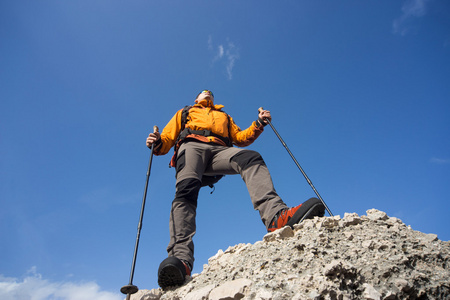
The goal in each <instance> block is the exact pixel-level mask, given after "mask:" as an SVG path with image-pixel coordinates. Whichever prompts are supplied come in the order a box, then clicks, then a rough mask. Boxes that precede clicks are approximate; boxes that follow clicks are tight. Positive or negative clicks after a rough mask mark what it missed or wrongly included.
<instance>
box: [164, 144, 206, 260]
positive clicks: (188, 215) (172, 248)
mask: <svg viewBox="0 0 450 300" xmlns="http://www.w3.org/2000/svg"><path fill="white" fill-rule="evenodd" d="M208 147H209V145H207V144H202V143H197V142H189V143H185V144H183V145H182V146H181V147H180V149H179V154H178V158H177V166H176V172H177V174H176V177H177V181H176V193H175V199H174V200H173V203H172V210H171V213H170V243H169V246H168V247H167V252H168V253H169V256H176V257H177V258H179V259H181V260H184V261H187V262H188V263H189V264H190V266H191V267H192V266H193V264H194V243H193V241H192V239H193V237H194V235H195V231H196V223H195V217H196V210H197V198H198V193H199V190H200V188H201V178H202V176H203V172H204V169H205V166H206V165H207V164H208V161H209V159H210V151H209V150H208Z"/></svg>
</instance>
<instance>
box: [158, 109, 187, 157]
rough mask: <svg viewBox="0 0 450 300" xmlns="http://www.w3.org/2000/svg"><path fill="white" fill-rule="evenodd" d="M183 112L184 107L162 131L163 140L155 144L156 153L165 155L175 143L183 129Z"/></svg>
mask: <svg viewBox="0 0 450 300" xmlns="http://www.w3.org/2000/svg"><path fill="white" fill-rule="evenodd" d="M181 112H182V109H180V110H179V111H177V113H176V114H175V115H174V116H173V117H172V119H171V120H170V121H169V123H167V125H166V127H164V129H163V131H162V132H161V140H160V141H158V142H157V144H155V149H154V154H155V155H164V154H167V152H169V150H170V148H172V147H173V146H174V145H175V142H176V140H177V137H178V135H179V134H180V131H181Z"/></svg>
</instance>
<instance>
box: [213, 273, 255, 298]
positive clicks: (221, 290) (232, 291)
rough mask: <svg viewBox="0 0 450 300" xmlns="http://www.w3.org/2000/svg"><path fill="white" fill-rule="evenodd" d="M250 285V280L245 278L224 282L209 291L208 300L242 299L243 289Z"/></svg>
mask: <svg viewBox="0 0 450 300" xmlns="http://www.w3.org/2000/svg"><path fill="white" fill-rule="evenodd" d="M252 283H253V282H252V281H251V280H249V279H245V278H241V279H236V280H233V281H228V282H225V283H223V284H221V285H220V286H219V287H217V288H215V289H213V290H212V291H211V293H210V294H209V300H237V299H242V298H244V296H245V294H244V292H245V289H246V288H247V287H248V286H250V285H251V284H252Z"/></svg>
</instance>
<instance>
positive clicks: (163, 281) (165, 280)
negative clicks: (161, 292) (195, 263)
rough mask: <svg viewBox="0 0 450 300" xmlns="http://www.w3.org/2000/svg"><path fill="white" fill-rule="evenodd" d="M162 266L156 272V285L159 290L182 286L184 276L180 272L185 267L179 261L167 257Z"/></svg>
mask: <svg viewBox="0 0 450 300" xmlns="http://www.w3.org/2000/svg"><path fill="white" fill-rule="evenodd" d="M162 265H163V266H160V268H159V270H158V284H159V286H160V287H161V288H163V289H165V288H167V287H170V286H180V285H183V283H184V281H185V274H184V272H183V271H182V270H183V268H185V267H184V265H183V263H182V262H181V261H179V260H178V259H177V258H174V257H169V258H168V259H166V260H165V261H164V262H163V263H162Z"/></svg>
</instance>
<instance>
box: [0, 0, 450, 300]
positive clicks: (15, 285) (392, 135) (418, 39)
mask: <svg viewBox="0 0 450 300" xmlns="http://www.w3.org/2000/svg"><path fill="white" fill-rule="evenodd" d="M0 54H1V55H0V85H1V88H0V99H1V100H0V124H1V126H0V204H1V210H0V237H1V239H2V241H3V242H2V245H1V246H0V257H2V259H1V260H0V298H2V299H12V300H16V299H30V296H29V295H35V298H33V299H37V300H41V299H50V298H51V297H53V298H51V299H73V300H75V299H123V297H122V295H121V294H120V293H119V289H120V287H121V286H123V285H125V284H127V283H128V280H129V272H130V267H131V260H132V255H133V249H134V242H135V238H136V230H137V223H138V218H139V211H140V206H141V201H142V194H143V190H144V184H145V175H146V171H147V164H148V159H149V150H148V148H146V147H145V138H146V136H147V135H148V133H149V132H150V131H151V130H152V127H153V125H158V126H159V127H160V128H163V127H164V126H165V124H166V123H167V122H168V121H169V119H170V118H171V117H172V116H173V114H174V113H175V112H176V111H177V110H178V109H180V108H182V107H183V106H185V105H187V104H192V103H193V100H194V98H195V95H196V94H197V93H198V92H199V91H200V90H201V89H205V88H206V89H211V90H213V91H214V94H215V96H216V99H215V102H216V103H218V104H219V103H220V104H224V105H225V111H226V112H228V113H229V114H230V115H231V116H233V118H234V119H235V121H236V122H237V124H238V125H239V126H241V128H247V127H248V126H249V125H250V124H251V122H252V121H253V120H255V119H256V117H257V109H258V108H259V107H260V106H263V107H264V108H266V109H269V110H270V111H271V112H272V116H273V124H274V126H275V127H276V129H277V130H278V131H279V133H280V134H281V135H282V137H283V138H284V140H285V141H286V143H287V145H288V146H289V148H290V149H291V151H292V152H293V153H294V155H295V156H296V158H297V160H298V161H299V162H300V164H301V166H302V167H303V169H304V170H305V172H306V174H307V175H308V176H309V178H310V179H311V181H312V182H313V183H314V185H315V187H316V189H317V190H318V191H319V193H320V194H321V196H322V197H323V199H324V200H325V202H326V203H327V205H328V206H329V207H330V209H331V211H332V212H333V214H335V215H341V216H343V215H344V213H346V212H349V213H352V212H356V213H358V214H360V215H364V214H365V212H366V210H368V209H371V208H377V209H379V210H382V211H385V212H386V213H387V214H388V215H389V216H392V217H398V218H400V219H402V220H403V222H404V223H406V224H407V225H411V227H412V229H414V230H419V231H422V232H425V233H434V234H437V235H438V237H439V238H440V239H441V240H445V241H448V240H449V238H450V231H449V229H448V228H450V221H449V219H450V218H449V217H448V212H449V208H450V205H449V200H450V199H449V196H450V184H449V181H450V139H449V136H450V126H449V125H450V119H449V115H450V4H449V2H448V1H445V0H407V1H406V0H402V1H391V0H389V1H388V0H385V1H373V0H368V1H356V0H348V1H303V0H298V1H276V2H275V1H197V0H194V1H149V0H145V1H144V0H140V1H116V0H109V1H99V0H90V1H55V0H53V1H50V0H49V1H2V2H1V3H0ZM249 148H250V149H254V150H257V151H259V152H260V153H261V154H262V155H263V157H264V159H265V161H266V163H267V165H268V166H269V170H270V171H271V174H272V177H273V181H274V184H275V187H276V189H277V191H278V193H279V194H280V195H281V197H282V198H283V199H284V201H285V202H286V203H287V204H288V205H290V206H294V205H298V204H299V203H301V202H303V201H305V200H307V199H308V198H309V197H313V196H314V192H313V191H312V189H311V188H310V187H309V185H308V184H307V182H306V181H305V179H304V178H303V176H302V175H301V173H300V172H299V170H298V169H297V167H296V166H295V165H294V163H293V162H292V160H291V158H290V157H289V155H288V153H287V152H286V151H285V149H284V147H283V146H282V145H281V143H280V142H279V141H278V139H277V138H276V136H275V134H274V133H273V132H272V130H271V129H270V128H269V127H267V128H266V130H265V132H264V133H263V135H262V136H261V137H260V138H259V139H258V140H257V141H256V142H255V143H254V144H253V145H251V146H250V147H249ZM170 156H171V154H169V155H166V156H161V157H156V158H155V159H154V160H153V166H152V173H151V177H150V183H149V193H148V197H147V206H146V211H145V216H144V223H143V228H142V232H141V240H140V247H139V253H138V258H137V264H136V272H135V277H134V283H135V284H136V285H137V286H139V288H141V289H151V288H156V287H157V282H156V281H157V279H156V272H157V268H158V265H159V263H160V262H161V261H162V260H163V259H164V258H165V257H166V251H165V249H166V246H167V243H168V240H169V236H168V235H169V234H168V220H169V210H170V206H171V202H172V199H173V195H174V183H175V182H174V181H175V180H174V170H173V169H170V168H168V163H169V160H170ZM197 226H198V230H197V235H196V237H195V246H196V254H195V256H196V262H195V267H194V273H199V272H201V271H202V268H203V264H206V263H207V260H208V258H209V257H211V256H213V255H214V254H216V253H217V251H218V250H219V249H223V250H225V249H226V248H228V246H233V245H235V244H238V243H254V242H256V241H258V240H261V239H262V237H263V236H264V234H265V228H264V226H263V224H262V223H261V221H260V219H259V214H258V213H257V212H255V211H254V210H253V208H252V205H251V202H250V199H249V196H248V192H247V190H246V187H245V185H244V183H243V182H242V180H241V178H240V177H239V176H226V177H225V178H224V179H222V180H221V181H220V182H219V183H218V184H217V186H216V189H215V191H214V193H213V194H210V189H209V188H205V189H204V190H202V191H201V193H200V197H199V206H198V218H197ZM39 295H41V296H39Z"/></svg>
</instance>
